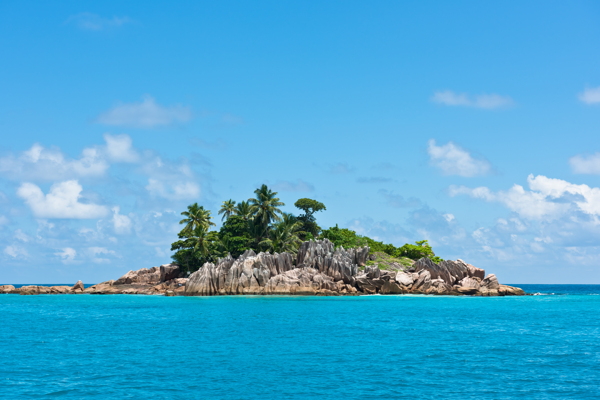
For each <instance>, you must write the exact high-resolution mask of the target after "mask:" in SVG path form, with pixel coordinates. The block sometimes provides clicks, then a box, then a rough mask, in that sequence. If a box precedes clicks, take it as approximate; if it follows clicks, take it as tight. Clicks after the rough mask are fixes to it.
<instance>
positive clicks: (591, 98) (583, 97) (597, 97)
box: [578, 86, 600, 104]
mask: <svg viewBox="0 0 600 400" xmlns="http://www.w3.org/2000/svg"><path fill="white" fill-rule="evenodd" d="M578 97H579V100H580V101H581V102H583V103H585V104H598V103H600V86H598V87H596V88H585V90H584V91H583V92H582V93H579V96H578Z"/></svg>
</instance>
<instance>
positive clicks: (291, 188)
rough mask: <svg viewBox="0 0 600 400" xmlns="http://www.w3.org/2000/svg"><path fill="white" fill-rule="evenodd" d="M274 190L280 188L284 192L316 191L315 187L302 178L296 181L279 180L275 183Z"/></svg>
mask: <svg viewBox="0 0 600 400" xmlns="http://www.w3.org/2000/svg"><path fill="white" fill-rule="evenodd" d="M273 189H274V190H280V191H282V192H314V190H315V187H314V186H313V185H312V184H310V183H308V182H305V181H303V180H302V179H298V180H296V181H295V182H293V181H278V182H277V183H275V184H273Z"/></svg>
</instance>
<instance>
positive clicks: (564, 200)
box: [449, 174, 600, 221]
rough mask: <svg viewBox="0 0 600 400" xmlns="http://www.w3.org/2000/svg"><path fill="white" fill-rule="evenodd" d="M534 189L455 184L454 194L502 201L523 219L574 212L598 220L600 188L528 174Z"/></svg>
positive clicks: (517, 186)
mask: <svg viewBox="0 0 600 400" xmlns="http://www.w3.org/2000/svg"><path fill="white" fill-rule="evenodd" d="M527 183H528V185H529V189H530V190H526V189H524V188H523V186H521V185H517V184H515V185H514V186H513V187H512V188H510V189H509V190H506V191H502V190H501V191H498V192H493V191H491V190H490V189H488V188H487V187H485V186H482V187H478V188H473V189H471V188H468V187H465V186H451V187H450V189H449V194H450V196H457V195H461V194H466V195H468V196H471V197H473V198H476V199H482V200H485V201H489V202H499V203H502V204H503V205H504V206H506V207H507V208H508V209H510V210H511V211H514V212H516V213H517V214H519V216H521V217H522V218H526V219H530V220H540V219H544V220H546V221H552V220H555V219H557V218H560V217H562V216H565V215H566V214H569V213H571V212H573V211H575V212H580V213H583V214H585V215H588V216H592V217H594V219H596V218H597V217H598V216H600V188H592V187H589V186H588V185H576V184H573V183H569V182H567V181H564V180H562V179H552V178H548V177H545V176H543V175H538V176H535V177H534V176H533V174H531V175H529V176H528V177H527Z"/></svg>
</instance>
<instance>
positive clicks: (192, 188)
mask: <svg viewBox="0 0 600 400" xmlns="http://www.w3.org/2000/svg"><path fill="white" fill-rule="evenodd" d="M146 190H147V191H148V192H149V193H150V194H151V195H152V196H155V197H163V198H165V199H174V200H185V199H195V198H198V197H199V196H200V186H199V185H198V184H197V183H194V182H177V183H168V182H164V181H160V180H158V179H152V178H150V179H148V185H146Z"/></svg>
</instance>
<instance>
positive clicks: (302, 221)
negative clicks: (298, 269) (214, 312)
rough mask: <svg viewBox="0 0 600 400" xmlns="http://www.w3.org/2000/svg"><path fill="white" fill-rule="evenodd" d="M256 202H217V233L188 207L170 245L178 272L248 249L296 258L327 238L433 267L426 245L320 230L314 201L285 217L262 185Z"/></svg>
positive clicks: (202, 212) (205, 214) (200, 212)
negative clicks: (424, 260) (305, 245)
mask: <svg viewBox="0 0 600 400" xmlns="http://www.w3.org/2000/svg"><path fill="white" fill-rule="evenodd" d="M254 194H255V197H253V198H250V199H248V201H240V202H237V203H236V202H235V201H234V200H232V199H229V200H226V201H224V202H223V203H222V205H221V208H220V210H219V214H220V215H222V221H223V225H222V226H221V228H220V229H219V230H218V231H214V230H213V231H211V227H213V226H215V223H213V222H212V217H211V212H210V211H209V210H206V209H204V207H203V206H200V205H198V203H194V204H191V205H189V206H188V207H187V210H186V211H184V212H182V213H181V215H183V216H184V217H185V218H184V219H182V220H181V221H180V222H179V223H180V224H182V225H184V227H183V229H182V230H181V231H180V232H179V234H178V240H177V241H175V242H174V243H173V244H172V245H171V251H174V252H175V253H174V254H173V256H172V258H173V261H174V262H175V263H177V264H178V265H180V267H181V268H182V269H183V271H187V272H193V271H196V270H197V269H199V268H201V267H202V265H204V263H206V262H215V261H216V260H217V259H218V258H222V257H225V256H227V254H231V256H232V257H239V256H240V255H241V254H242V253H243V252H244V251H246V250H248V249H252V250H254V251H255V252H256V253H258V252H261V251H270V252H290V253H293V254H295V253H297V251H298V247H299V246H300V244H301V243H302V242H303V241H304V240H309V239H324V238H327V239H329V240H330V241H332V242H333V243H334V245H335V246H336V247H339V246H343V247H344V248H352V247H358V246H365V245H368V246H369V247H370V251H371V252H372V253H374V252H384V253H387V254H389V255H391V256H393V257H398V258H399V257H408V258H411V259H414V260H416V259H419V258H421V257H429V258H430V259H432V260H433V261H435V262H439V261H441V258H439V257H437V256H436V255H435V254H434V252H433V250H432V249H431V246H429V244H428V242H427V240H421V241H418V242H415V244H408V243H407V244H405V245H403V246H402V247H396V246H394V245H393V244H384V243H383V242H379V241H376V240H374V239H371V238H369V237H367V236H361V235H359V234H357V233H356V232H355V231H353V230H351V229H347V228H340V227H338V225H337V224H336V226H334V227H331V228H328V229H325V230H321V227H319V225H317V222H316V218H315V214H316V213H318V212H320V211H325V210H326V208H325V205H324V204H323V203H321V202H319V201H317V200H313V199H308V198H302V199H299V200H298V201H296V202H295V203H294V205H295V206H296V208H298V209H300V210H302V211H303V214H300V215H298V216H294V215H293V214H290V213H284V212H283V211H282V210H281V207H284V206H285V204H284V203H283V202H282V201H281V200H280V199H279V198H278V197H277V192H273V191H272V190H271V189H269V188H268V187H267V185H262V186H261V187H259V188H257V189H256V190H255V191H254Z"/></svg>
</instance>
